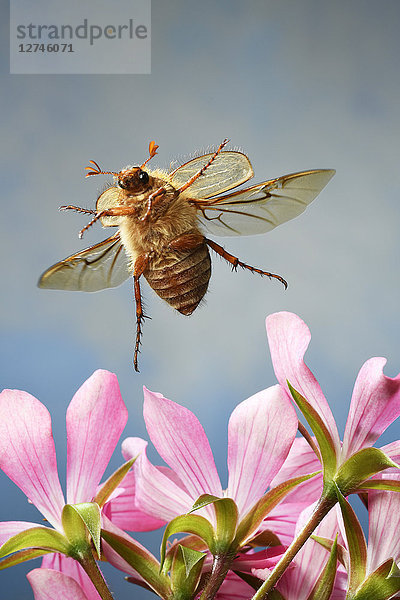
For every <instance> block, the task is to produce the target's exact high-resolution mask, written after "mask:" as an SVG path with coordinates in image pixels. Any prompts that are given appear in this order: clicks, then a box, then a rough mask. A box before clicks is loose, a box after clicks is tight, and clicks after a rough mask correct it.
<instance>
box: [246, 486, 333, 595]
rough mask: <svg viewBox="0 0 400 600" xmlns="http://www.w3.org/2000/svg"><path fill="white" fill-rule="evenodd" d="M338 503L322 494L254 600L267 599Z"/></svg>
mask: <svg viewBox="0 0 400 600" xmlns="http://www.w3.org/2000/svg"><path fill="white" fill-rule="evenodd" d="M335 504H336V500H335V499H334V498H332V497H331V496H324V495H323V496H322V497H321V498H320V500H319V502H318V504H317V506H316V507H315V509H314V512H313V513H312V515H311V517H310V520H309V521H308V523H307V524H306V525H305V526H304V527H303V529H302V530H301V531H300V533H299V535H298V536H297V538H295V539H294V540H293V542H292V543H291V544H290V546H289V547H288V549H287V550H286V552H285V554H284V555H283V556H282V558H281V559H280V561H279V562H278V563H277V564H276V566H275V568H274V570H273V571H272V573H271V574H270V576H269V577H268V578H267V579H266V580H265V581H264V583H263V584H262V586H261V587H260V588H259V589H258V590H257V592H256V593H255V594H254V596H253V598H252V600H266V599H267V598H268V593H269V592H270V591H271V590H272V588H273V587H274V586H275V585H276V583H277V582H278V581H279V579H280V578H281V577H282V575H283V573H284V572H285V571H286V569H287V567H288V566H289V564H290V563H291V562H292V560H293V558H294V557H295V556H296V554H297V553H298V551H299V550H300V549H301V548H302V546H303V545H304V544H305V543H306V541H307V540H308V538H309V537H310V535H311V534H312V533H313V531H314V529H315V528H316V527H317V525H319V524H320V523H321V521H322V519H323V518H324V517H325V516H326V515H327V514H328V512H329V511H330V510H331V508H332V507H333V506H334V505H335Z"/></svg>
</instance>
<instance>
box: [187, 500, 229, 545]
mask: <svg viewBox="0 0 400 600" xmlns="http://www.w3.org/2000/svg"><path fill="white" fill-rule="evenodd" d="M210 504H213V505H214V510H215V517H216V533H215V537H216V541H217V543H218V548H216V551H217V552H225V551H226V550H227V548H228V547H229V545H230V543H231V542H232V540H233V538H234V536H235V532H236V526H237V522H238V518H239V510H238V507H237V505H236V503H235V501H234V500H232V498H219V497H218V496H212V495H211V494H202V495H201V496H200V497H199V498H198V499H197V500H196V502H195V503H194V504H193V506H192V508H191V509H190V511H189V513H188V514H190V513H192V512H194V511H195V510H199V509H200V508H204V507H205V506H209V505H210Z"/></svg>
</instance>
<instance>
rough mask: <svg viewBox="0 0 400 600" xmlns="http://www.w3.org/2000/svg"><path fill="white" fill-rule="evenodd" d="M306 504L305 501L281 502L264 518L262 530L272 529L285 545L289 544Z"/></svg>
mask: <svg viewBox="0 0 400 600" xmlns="http://www.w3.org/2000/svg"><path fill="white" fill-rule="evenodd" d="M306 506H307V504H306V503H304V502H299V503H296V502H285V501H283V502H280V503H279V504H278V506H276V507H275V508H274V509H273V510H271V512H270V513H269V515H268V516H267V518H266V519H264V521H263V522H262V526H261V527H260V530H262V531H265V530H269V531H272V532H273V533H275V535H277V536H278V538H279V539H280V541H281V543H282V544H283V545H284V546H289V544H291V543H292V541H293V538H294V536H295V532H296V525H297V521H298V518H299V515H300V514H301V512H302V510H304V508H305V507H306Z"/></svg>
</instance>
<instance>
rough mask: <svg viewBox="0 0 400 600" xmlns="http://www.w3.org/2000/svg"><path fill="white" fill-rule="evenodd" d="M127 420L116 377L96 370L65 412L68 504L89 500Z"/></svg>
mask: <svg viewBox="0 0 400 600" xmlns="http://www.w3.org/2000/svg"><path fill="white" fill-rule="evenodd" d="M127 419H128V411H127V409H126V407H125V404H124V402H123V400H122V398H121V393H120V391H119V385H118V381H117V377H116V376H115V375H114V374H113V373H109V372H108V371H101V370H98V371H95V372H94V373H93V375H92V376H91V377H89V379H88V380H87V381H85V383H84V384H83V385H82V386H81V387H80V388H79V390H78V391H77V392H76V394H75V396H74V397H73V399H72V401H71V403H70V405H69V407H68V410H67V438H68V459H67V498H68V502H69V503H72V504H74V503H77V502H90V501H91V500H92V498H93V497H94V495H95V494H96V487H97V485H98V483H99V482H100V479H101V477H102V475H103V473H104V471H105V469H106V467H107V465H108V463H109V460H110V458H111V455H112V453H113V451H114V449H115V447H116V445H117V442H118V440H119V438H120V435H121V433H122V431H123V429H124V427H125V425H126V421H127Z"/></svg>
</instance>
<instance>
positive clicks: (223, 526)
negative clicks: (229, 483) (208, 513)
mask: <svg viewBox="0 0 400 600" xmlns="http://www.w3.org/2000/svg"><path fill="white" fill-rule="evenodd" d="M214 508H215V516H216V520H217V525H216V544H217V546H218V547H217V548H216V552H225V551H226V550H227V549H228V548H229V546H230V544H231V542H232V540H233V538H234V537H235V533H236V527H237V522H238V518H239V510H238V507H237V505H236V502H234V500H232V499H231V498H221V499H219V500H216V501H215V502H214Z"/></svg>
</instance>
